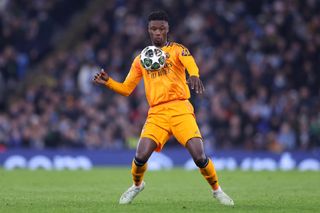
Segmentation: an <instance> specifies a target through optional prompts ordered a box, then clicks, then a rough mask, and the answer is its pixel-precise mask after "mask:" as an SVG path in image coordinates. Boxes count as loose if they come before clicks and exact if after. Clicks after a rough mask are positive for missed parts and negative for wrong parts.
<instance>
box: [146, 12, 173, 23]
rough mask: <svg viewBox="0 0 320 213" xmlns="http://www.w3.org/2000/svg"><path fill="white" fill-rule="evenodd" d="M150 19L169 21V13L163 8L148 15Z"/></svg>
mask: <svg viewBox="0 0 320 213" xmlns="http://www.w3.org/2000/svg"><path fill="white" fill-rule="evenodd" d="M149 21H166V22H169V16H168V14H167V13H166V12H165V11H163V10H157V11H153V12H151V13H150V14H149V16H148V22H149Z"/></svg>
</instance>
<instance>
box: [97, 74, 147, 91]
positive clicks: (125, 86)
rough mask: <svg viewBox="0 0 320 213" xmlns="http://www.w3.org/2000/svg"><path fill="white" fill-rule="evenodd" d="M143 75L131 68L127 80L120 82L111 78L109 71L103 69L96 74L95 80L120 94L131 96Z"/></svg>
mask: <svg viewBox="0 0 320 213" xmlns="http://www.w3.org/2000/svg"><path fill="white" fill-rule="evenodd" d="M141 77H142V75H140V74H137V72H136V71H135V70H134V69H133V68H132V69H130V71H129V73H128V75H127V77H126V79H125V81H124V82H123V83H120V82H117V81H115V80H113V79H112V78H110V76H109V75H108V73H106V72H105V71H104V70H103V69H101V71H100V72H99V73H97V74H95V76H94V78H93V82H95V83H97V84H101V85H104V86H106V87H108V88H109V89H111V90H113V91H115V92H117V93H119V94H120V95H123V96H129V95H130V94H131V93H132V91H133V90H134V88H135V87H136V86H137V84H138V83H139V81H140V79H141Z"/></svg>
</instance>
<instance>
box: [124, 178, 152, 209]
mask: <svg viewBox="0 0 320 213" xmlns="http://www.w3.org/2000/svg"><path fill="white" fill-rule="evenodd" d="M145 185H146V183H145V182H144V181H142V182H141V184H140V186H136V185H134V184H133V185H132V186H131V187H130V188H129V189H128V190H127V191H125V192H124V193H123V194H122V195H121V197H120V200H119V204H130V203H131V202H132V201H133V199H134V198H135V197H136V196H137V195H138V194H139V192H141V191H142V190H143V189H144V186H145Z"/></svg>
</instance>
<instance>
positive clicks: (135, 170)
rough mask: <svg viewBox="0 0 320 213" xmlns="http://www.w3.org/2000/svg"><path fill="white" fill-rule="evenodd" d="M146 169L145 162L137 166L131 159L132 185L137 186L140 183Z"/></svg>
mask: <svg viewBox="0 0 320 213" xmlns="http://www.w3.org/2000/svg"><path fill="white" fill-rule="evenodd" d="M146 170H147V163H145V164H144V165H143V166H137V165H136V164H135V162H134V160H133V161H132V168H131V174H132V180H133V183H134V185H136V186H139V185H140V184H141V182H142V180H143V176H144V173H145V171H146Z"/></svg>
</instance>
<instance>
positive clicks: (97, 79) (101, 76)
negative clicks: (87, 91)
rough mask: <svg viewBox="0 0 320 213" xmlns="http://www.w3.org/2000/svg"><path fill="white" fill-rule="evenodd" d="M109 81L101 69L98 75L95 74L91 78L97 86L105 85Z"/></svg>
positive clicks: (106, 74)
mask: <svg viewBox="0 0 320 213" xmlns="http://www.w3.org/2000/svg"><path fill="white" fill-rule="evenodd" d="M108 80H109V75H108V73H106V72H105V71H104V69H101V71H100V72H99V73H96V74H95V75H94V78H93V82H95V83H97V84H106V83H107V81H108Z"/></svg>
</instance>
